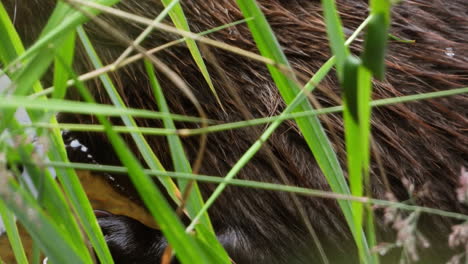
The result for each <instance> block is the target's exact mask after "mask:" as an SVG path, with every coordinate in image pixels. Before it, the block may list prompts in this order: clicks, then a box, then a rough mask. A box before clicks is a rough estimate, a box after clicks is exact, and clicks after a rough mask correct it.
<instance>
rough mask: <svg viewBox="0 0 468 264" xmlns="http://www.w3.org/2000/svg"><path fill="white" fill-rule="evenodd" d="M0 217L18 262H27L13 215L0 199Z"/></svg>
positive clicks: (20, 263)
mask: <svg viewBox="0 0 468 264" xmlns="http://www.w3.org/2000/svg"><path fill="white" fill-rule="evenodd" d="M0 217H1V219H2V220H3V225H4V227H5V230H6V233H7V236H8V240H9V241H10V245H11V248H12V249H13V254H14V255H15V259H16V262H17V263H18V264H25V263H28V258H27V257H26V252H25V251H24V247H23V244H22V243H21V238H20V235H19V232H18V228H17V227H16V223H15V216H14V215H13V214H12V213H11V212H10V210H8V208H7V207H6V206H5V204H4V203H3V201H2V200H1V199H0Z"/></svg>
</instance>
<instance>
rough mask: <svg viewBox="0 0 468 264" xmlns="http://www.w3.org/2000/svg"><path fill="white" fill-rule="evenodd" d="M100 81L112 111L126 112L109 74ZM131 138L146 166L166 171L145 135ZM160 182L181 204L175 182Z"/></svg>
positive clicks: (126, 120) (89, 46)
mask: <svg viewBox="0 0 468 264" xmlns="http://www.w3.org/2000/svg"><path fill="white" fill-rule="evenodd" d="M78 34H79V37H80V40H81V42H82V43H83V45H84V47H85V49H86V52H87V54H88V56H89V57H90V59H91V62H92V63H93V65H94V67H95V68H96V69H99V68H101V67H102V66H103V65H102V62H101V60H100V59H99V56H98V54H97V53H96V51H95V50H94V47H93V45H92V43H91V41H90V40H89V38H88V36H87V35H86V32H85V31H84V30H83V29H82V28H79V29H78ZM100 80H101V82H102V84H103V86H104V88H105V89H106V92H107V94H108V95H109V97H110V99H111V101H112V103H113V105H114V106H113V107H112V109H114V110H124V111H125V110H126V109H127V107H126V106H125V103H124V102H123V100H122V98H121V97H120V95H119V93H118V91H117V89H116V88H115V86H114V85H113V83H112V81H111V79H110V78H109V76H108V75H107V74H105V75H101V76H100ZM163 114H164V113H163ZM121 117H122V120H123V122H124V124H125V126H127V127H138V126H137V124H136V122H135V120H134V119H133V118H132V117H130V116H125V115H122V116H121ZM131 136H132V138H133V140H134V141H135V143H136V145H137V147H138V150H139V151H140V153H141V154H142V156H143V159H144V160H145V162H146V164H147V165H148V166H149V167H150V168H152V169H158V170H164V167H163V166H162V164H161V162H160V161H159V159H158V157H157V156H156V155H155V154H154V152H153V150H152V149H151V147H150V145H149V144H148V142H147V141H146V139H145V138H144V137H143V135H142V134H141V133H139V132H133V133H131ZM160 180H161V183H162V184H163V186H164V187H165V188H166V190H167V192H168V194H169V195H170V196H171V198H172V199H173V201H174V202H175V203H176V204H178V203H179V202H180V201H179V198H178V195H177V193H178V189H177V187H176V185H175V183H174V181H172V179H170V178H161V179H160Z"/></svg>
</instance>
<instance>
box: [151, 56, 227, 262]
mask: <svg viewBox="0 0 468 264" xmlns="http://www.w3.org/2000/svg"><path fill="white" fill-rule="evenodd" d="M145 68H146V72H147V74H148V77H149V80H150V83H151V86H152V88H153V91H154V97H155V99H156V101H157V104H158V107H159V109H160V110H161V112H163V113H169V107H168V105H167V102H166V99H165V97H164V94H163V91H162V88H161V86H160V85H159V82H158V80H157V79H156V75H155V73H154V67H153V65H152V64H151V63H150V62H148V61H147V60H145ZM163 122H164V127H166V128H168V129H172V130H175V129H176V127H175V124H174V122H173V120H172V119H170V118H165V119H163ZM167 140H168V143H169V148H170V153H171V158H172V162H173V164H174V168H175V170H176V171H177V172H185V173H192V168H191V166H190V162H189V160H188V159H187V157H186V155H185V151H184V148H183V145H182V142H181V140H180V138H179V137H178V136H177V135H175V134H173V135H168V136H167ZM178 184H179V188H180V189H181V190H184V192H185V190H186V188H191V190H189V191H190V194H189V196H188V197H187V205H186V208H187V211H188V214H189V217H191V218H193V217H195V216H196V214H197V212H198V211H200V209H201V208H202V207H203V204H204V202H203V198H202V196H201V193H200V189H199V188H198V184H197V183H196V181H190V180H185V179H179V181H178ZM200 224H201V225H197V226H196V230H197V234H198V236H199V237H200V238H201V239H202V240H203V242H204V243H206V244H208V245H210V249H211V250H210V251H209V252H210V253H215V255H216V256H217V257H218V258H219V261H218V262H219V263H230V259H229V256H228V255H227V253H226V251H225V250H224V248H223V246H222V245H221V244H220V243H219V242H218V240H217V239H216V236H215V235H214V229H213V226H212V224H211V221H210V218H209V216H208V214H207V213H205V214H204V215H203V216H202V217H201V218H200Z"/></svg>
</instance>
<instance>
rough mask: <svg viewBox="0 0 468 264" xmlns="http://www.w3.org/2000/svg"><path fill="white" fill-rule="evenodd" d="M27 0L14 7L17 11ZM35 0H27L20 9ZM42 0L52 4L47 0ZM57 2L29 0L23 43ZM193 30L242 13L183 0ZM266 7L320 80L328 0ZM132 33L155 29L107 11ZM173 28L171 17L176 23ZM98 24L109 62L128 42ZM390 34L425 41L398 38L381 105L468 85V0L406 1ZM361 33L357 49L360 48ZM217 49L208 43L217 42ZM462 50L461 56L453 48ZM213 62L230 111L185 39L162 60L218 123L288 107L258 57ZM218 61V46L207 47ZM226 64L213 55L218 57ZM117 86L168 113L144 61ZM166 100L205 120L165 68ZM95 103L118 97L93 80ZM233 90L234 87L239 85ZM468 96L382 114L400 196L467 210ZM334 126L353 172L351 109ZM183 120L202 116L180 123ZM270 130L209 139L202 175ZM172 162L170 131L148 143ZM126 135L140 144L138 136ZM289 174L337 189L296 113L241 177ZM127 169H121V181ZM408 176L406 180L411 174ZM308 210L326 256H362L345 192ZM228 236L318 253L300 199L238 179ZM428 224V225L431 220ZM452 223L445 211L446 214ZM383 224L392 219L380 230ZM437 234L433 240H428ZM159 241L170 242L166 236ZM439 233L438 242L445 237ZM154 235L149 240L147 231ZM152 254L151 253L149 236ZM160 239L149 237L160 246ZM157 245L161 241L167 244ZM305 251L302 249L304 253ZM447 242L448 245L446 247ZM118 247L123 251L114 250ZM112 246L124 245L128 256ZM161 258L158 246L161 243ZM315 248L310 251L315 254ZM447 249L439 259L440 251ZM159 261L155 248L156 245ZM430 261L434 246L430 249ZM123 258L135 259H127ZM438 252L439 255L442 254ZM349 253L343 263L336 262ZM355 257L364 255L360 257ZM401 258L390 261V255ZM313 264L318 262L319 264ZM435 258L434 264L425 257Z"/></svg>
mask: <svg viewBox="0 0 468 264" xmlns="http://www.w3.org/2000/svg"><path fill="white" fill-rule="evenodd" d="M14 2H15V1H12V0H10V1H8V0H7V1H6V3H5V4H6V6H7V7H8V8H9V10H13V6H14V5H15V3H14ZM21 2H23V3H21ZM39 2H40V3H39ZM54 2H55V1H51V0H47V1H27V3H26V2H24V1H17V6H16V7H17V15H16V22H15V24H16V26H17V27H18V30H19V31H20V33H21V35H22V37H23V38H24V39H25V40H27V42H28V43H31V42H32V41H33V40H34V38H35V37H36V36H37V33H38V32H39V31H38V30H39V29H40V26H41V23H38V21H39V22H44V21H45V20H46V18H47V15H48V14H49V12H50V10H51V8H52V7H53V5H54ZM181 2H182V5H183V7H184V11H185V14H186V16H187V18H188V20H189V23H190V27H191V29H192V30H193V31H194V32H201V31H204V30H207V29H210V28H213V27H216V26H220V25H223V24H227V23H231V22H233V21H236V20H239V19H242V18H243V17H242V15H241V13H240V12H239V10H238V8H237V6H236V4H235V1H234V0H185V1H184V0H183V1H181ZM258 2H259V4H260V5H261V6H262V10H263V12H264V13H265V15H266V17H267V19H268V21H269V22H270V25H271V26H272V28H273V30H274V32H275V34H276V36H277V38H278V40H279V42H280V44H281V46H282V47H283V48H284V52H285V54H286V56H287V58H288V60H289V61H290V63H291V65H292V67H293V68H294V70H295V71H297V72H298V73H300V74H301V75H303V76H312V75H313V74H314V72H316V71H317V70H318V69H319V67H320V66H321V65H322V64H323V63H324V62H325V61H326V60H327V59H328V58H329V57H330V50H329V47H328V40H327V36H326V32H325V27H324V22H323V20H322V11H321V7H320V2H319V1H313V0H259V1H258ZM337 4H338V7H339V10H340V14H341V17H342V20H343V25H344V27H345V32H347V33H351V32H352V31H353V30H354V29H356V28H357V26H358V25H359V24H360V23H361V22H362V21H363V20H364V19H365V17H366V15H367V12H368V10H367V9H368V7H367V3H366V1H362V0H340V1H338V3H337ZM118 7H119V8H122V9H124V10H127V11H130V12H132V13H135V14H137V15H141V16H145V17H155V16H156V15H157V14H158V13H159V12H160V11H161V10H162V6H161V4H160V1H159V0H139V1H123V3H121V4H120V5H119V6H118ZM101 17H103V18H105V20H106V21H108V22H110V24H111V25H113V26H115V28H116V29H117V30H118V31H119V32H120V33H122V34H124V35H127V36H129V37H132V38H134V37H136V36H137V35H138V34H139V33H140V32H141V31H142V30H144V27H143V26H141V25H135V24H131V23H128V22H126V21H122V20H121V19H116V18H112V17H109V16H101ZM167 22H168V23H169V21H167ZM86 30H87V32H88V33H89V34H90V36H91V40H92V41H93V44H94V45H95V47H96V49H97V50H98V54H99V55H100V56H101V57H102V59H103V60H104V61H105V62H107V63H112V62H113V61H114V60H115V59H116V58H118V56H119V55H120V53H121V52H122V51H123V49H124V48H125V47H126V46H125V45H124V44H123V43H119V42H118V41H117V40H115V38H114V37H112V34H107V33H106V32H105V31H104V29H102V28H99V27H98V26H96V25H95V24H92V23H90V24H88V25H87V27H86ZM391 32H392V34H394V35H396V36H398V37H400V38H404V39H409V40H415V43H402V42H397V41H390V44H389V52H388V55H387V70H388V72H387V75H386V79H385V81H383V82H376V83H375V87H374V94H373V99H381V98H389V97H396V96H402V95H410V94H418V93H426V92H432V91H439V90H447V89H450V88H456V87H464V86H468V44H467V43H468V4H467V3H466V0H450V1H440V0H415V1H404V2H403V3H401V4H399V5H396V6H395V7H394V9H393V23H392V28H391ZM209 37H210V38H212V39H216V40H219V41H223V42H226V43H229V44H231V45H235V46H238V47H241V48H243V49H246V50H249V51H253V52H256V51H257V50H256V46H255V44H254V43H253V41H252V38H251V35H250V33H249V30H248V28H247V26H246V25H245V24H242V25H238V26H236V27H231V28H228V29H225V30H222V31H219V32H216V33H213V34H211V35H209ZM176 38H178V37H177V36H174V35H171V34H169V33H165V32H155V33H154V34H152V35H151V36H150V37H149V38H148V39H147V40H145V42H144V43H143V45H144V46H145V47H148V48H149V47H155V46H158V45H161V44H164V43H166V42H168V41H170V40H174V39H176ZM361 45H362V38H361V39H360V38H358V39H357V41H355V42H354V43H353V44H352V45H351V47H352V51H353V52H355V53H356V54H359V50H360V48H361ZM205 48H208V47H205ZM452 51H453V53H454V54H453V56H452V54H448V53H451V52H452ZM209 53H210V54H211V56H206V61H207V64H208V69H209V72H210V74H211V76H212V79H213V82H214V86H215V88H216V91H217V93H218V95H219V97H220V99H221V103H222V105H223V107H224V109H225V111H222V110H221V108H220V106H219V104H217V102H216V100H215V98H214V96H213V95H212V93H211V91H210V90H209V88H208V86H207V84H206V82H205V80H204V79H203V77H202V75H201V74H200V72H199V70H198V69H197V67H196V65H195V63H194V62H193V60H192V58H191V56H190V53H189V52H188V50H187V49H186V48H185V46H184V45H179V46H176V47H171V48H169V49H167V50H163V51H161V52H159V53H157V54H156V56H157V57H158V58H159V59H161V60H162V61H163V62H165V63H166V64H167V65H169V66H170V68H171V69H172V70H174V71H175V72H176V73H177V74H178V75H179V76H180V77H181V78H183V80H184V81H186V83H187V84H188V85H189V86H190V88H191V89H192V92H193V93H194V94H195V96H196V98H197V99H198V100H199V102H200V103H201V104H202V106H203V108H204V110H205V111H206V113H207V114H208V117H210V118H212V119H217V120H222V121H226V122H232V121H238V120H243V119H245V118H252V117H265V116H271V115H277V114H280V113H281V112H282V110H283V109H284V108H285V104H284V102H283V100H282V98H281V96H280V95H279V92H278V90H277V88H276V86H275V85H274V83H273V82H272V80H271V78H270V75H269V73H268V71H267V68H266V67H265V66H264V65H261V64H260V63H258V62H255V61H252V60H250V59H248V58H244V57H241V56H239V55H235V54H232V53H230V52H227V51H224V50H219V49H216V48H209ZM205 54H206V55H208V53H205ZM77 55H78V56H77V58H76V61H77V70H78V71H80V72H87V71H91V70H92V69H93V68H92V66H91V65H90V63H89V62H88V60H87V59H86V56H85V54H84V53H83V52H81V51H80V52H79V53H78V54H77ZM213 60H215V61H213ZM112 77H113V79H114V81H115V84H116V85H117V86H118V89H119V91H120V93H121V95H122V97H123V98H124V100H125V102H126V104H127V105H128V106H129V107H134V108H145V109H152V110H157V107H156V103H155V101H154V100H153V99H152V98H153V92H152V90H151V87H150V85H149V82H148V79H147V77H146V73H145V70H144V67H143V66H142V64H141V63H136V64H133V65H131V66H129V67H125V68H123V69H121V70H119V71H118V72H117V73H115V74H113V75H112ZM158 78H159V79H160V80H161V83H162V84H163V89H164V93H165V96H166V98H167V100H168V102H169V107H170V109H171V111H172V112H173V113H180V114H188V115H197V112H196V110H195V108H194V107H193V105H192V104H191V103H190V101H189V100H188V99H186V97H185V96H184V94H183V93H182V92H180V90H179V89H178V88H176V87H175V86H174V85H173V83H172V82H171V81H169V80H168V78H167V77H166V76H164V75H163V74H158ZM88 85H89V87H90V88H91V89H92V92H93V94H94V95H95V97H96V99H97V100H98V101H99V102H101V103H109V102H110V100H109V98H108V96H107V95H106V92H105V91H104V90H103V88H102V86H101V85H100V84H99V82H98V81H92V82H89V83H88ZM228 86H229V87H228ZM339 94H340V92H339V87H338V84H337V81H336V79H335V78H334V77H333V74H330V75H329V76H328V77H327V78H326V79H325V80H324V81H322V83H321V85H320V86H319V89H318V90H317V91H315V92H314V95H315V96H316V98H317V99H318V101H319V102H320V104H321V105H322V106H323V107H326V106H334V105H339V104H341V102H339V101H337V100H336V98H339ZM467 99H468V97H467V96H466V95H458V96H451V97H448V98H440V99H433V100H425V101H420V102H412V103H405V104H396V105H392V106H386V107H378V108H374V109H373V116H372V120H373V121H372V125H373V127H372V135H373V140H374V145H375V146H374V148H373V152H374V153H373V155H374V157H375V156H378V157H380V158H381V159H382V161H383V169H384V172H385V175H386V177H387V181H388V182H389V183H390V189H391V191H392V192H393V193H394V195H395V197H396V198H397V199H398V200H400V201H404V200H407V199H408V198H409V195H408V192H407V189H406V188H405V186H404V184H403V183H402V182H403V181H404V179H406V180H407V181H409V182H410V183H411V184H413V185H414V188H415V190H414V193H413V194H412V195H413V198H414V200H415V202H416V203H417V204H418V205H423V206H429V207H434V208H440V209H443V210H449V211H455V212H465V213H466V212H467V210H466V207H464V206H463V205H462V204H461V203H460V202H458V201H457V198H456V193H455V189H456V188H457V184H458V176H459V173H460V168H461V167H462V166H464V165H465V166H466V165H467V153H468V135H467V128H468V126H467V125H468V122H467V121H468V120H467V113H468V100H467ZM328 118H329V120H330V122H328V123H329V124H331V127H328V126H325V128H327V129H329V130H330V131H332V132H330V131H328V132H329V133H332V134H334V135H335V136H334V137H331V139H332V140H333V139H339V141H337V142H336V141H333V145H334V148H335V150H336V151H337V154H338V156H339V159H340V161H341V163H342V164H343V167H345V158H346V157H345V151H344V142H343V122H342V120H341V115H339V114H336V115H329V116H328ZM62 120H63V121H79V122H81V123H94V122H96V121H95V120H94V119H93V118H89V117H85V116H64V117H62ZM138 123H139V125H142V126H151V127H161V126H162V125H161V123H160V122H157V121H153V120H151V121H149V120H138ZM178 127H180V128H183V127H193V124H183V123H178ZM263 129H264V127H263V126H262V127H259V128H244V129H236V130H232V131H226V132H220V133H214V134H209V135H208V146H207V150H206V154H205V158H204V160H203V166H202V168H201V171H200V173H203V174H208V175H218V176H224V175H225V174H226V173H227V171H228V170H229V169H230V168H231V167H232V166H233V164H235V162H236V161H237V160H238V159H239V158H240V157H241V156H242V154H243V153H244V152H245V151H246V150H247V149H248V148H249V146H250V145H251V144H252V143H253V142H254V141H255V140H256V139H257V137H258V136H259V133H261V132H262V131H263ZM74 137H76V138H78V139H79V140H80V141H81V142H83V143H84V144H85V145H87V146H88V148H89V149H90V152H92V153H93V155H94V157H95V159H96V160H97V161H98V162H100V163H102V164H118V160H117V158H116V156H115V155H112V154H110V149H111V146H108V148H103V142H106V139H105V137H104V136H103V135H101V134H91V133H89V134H80V133H74ZM147 139H148V140H149V142H150V144H151V146H152V148H153V149H154V151H155V153H156V154H157V155H158V157H159V158H160V159H161V161H162V163H163V165H164V166H165V167H166V168H168V169H170V168H172V164H171V159H170V155H169V154H168V148H167V143H166V140H165V138H164V137H155V136H152V137H149V136H148V137H147ZM128 142H129V143H130V144H131V140H130V138H128ZM183 142H184V146H185V149H186V152H187V154H188V156H189V157H190V158H191V159H192V160H193V159H195V156H196V153H197V151H198V146H199V138H197V137H190V138H184V139H183ZM281 173H283V174H284V175H286V176H287V178H288V180H289V183H290V184H293V185H297V186H302V187H308V188H314V189H323V190H329V187H328V184H327V182H326V180H325V179H324V177H323V174H322V173H321V171H320V169H319V168H318V166H317V164H316V163H315V161H314V158H313V157H312V154H311V152H310V150H309V149H308V147H307V145H306V143H305V141H304V140H303V138H302V136H301V134H300V132H299V130H298V128H297V126H296V124H295V122H294V121H285V122H284V124H283V125H282V126H281V127H280V128H279V129H278V130H277V131H276V132H275V133H274V134H273V136H272V137H271V138H270V139H269V140H268V142H267V146H266V147H264V148H263V149H262V150H261V151H260V152H259V153H257V154H256V155H255V157H254V158H253V159H252V161H251V162H250V163H249V164H248V165H247V166H246V167H245V168H243V169H242V170H241V172H240V173H239V174H238V176H237V177H238V178H241V179H250V180H256V181H265V182H276V183H282V180H281V177H279V174H281ZM371 173H372V195H373V197H376V198H379V199H385V198H386V194H387V193H388V192H387V188H386V186H385V184H384V182H385V179H383V177H384V176H383V174H382V172H381V171H380V170H379V169H378V166H377V164H376V163H375V162H373V163H372V168H371ZM116 176H117V175H116ZM117 179H118V181H119V183H120V184H121V185H123V186H126V187H127V189H129V190H130V189H131V188H130V183H129V182H128V179H127V178H126V177H123V176H117ZM406 180H405V181H406ZM201 188H202V190H203V193H204V194H205V195H206V194H209V193H210V191H211V190H213V188H214V186H212V185H207V184H201ZM300 201H301V206H302V207H303V208H304V210H305V212H306V213H307V215H308V218H309V219H305V220H306V221H310V223H311V224H312V226H313V227H314V229H315V230H316V232H317V234H318V236H319V238H320V240H321V241H322V243H323V245H324V247H325V248H326V253H327V255H329V257H330V259H331V260H332V263H336V262H333V259H334V258H335V257H336V258H337V259H340V258H342V257H343V259H344V260H345V261H346V262H345V263H350V262H352V260H351V259H353V258H355V257H356V255H355V253H353V252H352V251H346V250H347V249H353V246H352V244H353V242H352V239H351V237H350V235H349V231H348V229H347V226H346V223H345V222H344V220H343V217H342V214H341V212H340V210H339V208H338V206H337V203H336V202H335V201H333V200H325V199H318V198H311V197H300ZM209 213H210V216H211V218H212V221H213V223H214V225H215V228H216V231H217V233H218V234H219V238H220V240H221V242H222V243H223V244H224V245H225V246H226V248H227V249H228V251H229V253H230V254H231V256H232V257H233V259H234V260H235V261H236V262H237V263H311V261H312V260H316V261H317V262H319V261H320V258H319V256H318V254H317V252H316V250H314V248H315V247H314V245H313V243H312V241H311V238H310V234H308V232H306V231H305V230H306V228H305V226H304V219H302V218H301V217H300V216H299V213H298V210H297V208H296V207H295V206H294V205H293V202H292V200H291V196H290V195H287V194H284V193H279V192H268V191H260V190H255V189H246V188H239V187H228V188H227V189H226V191H225V192H224V193H223V195H222V196H221V197H220V198H219V199H218V200H217V202H216V203H215V204H214V206H213V207H212V208H211V209H210V211H209ZM426 220H427V221H426ZM439 220H441V219H439ZM421 221H422V223H421V224H422V225H421V230H423V232H424V225H426V227H427V226H429V227H430V228H433V227H432V225H433V224H434V223H435V222H437V223H438V224H437V228H435V227H434V228H433V229H426V230H430V231H433V230H438V232H440V233H444V232H448V230H449V228H448V227H449V222H448V221H435V220H434V219H424V218H423V219H422V220H421ZM381 229H382V230H384V229H385V227H384V226H383V225H382V227H381ZM428 235H430V234H428ZM156 237H157V240H154V241H152V243H155V244H157V245H159V246H161V244H158V243H163V242H161V241H162V240H160V236H156ZM434 239H435V238H434ZM145 240H146V239H145ZM434 241H436V242H435V243H433V248H432V249H431V251H432V252H431V251H427V252H426V254H427V256H429V257H428V258H432V256H434V255H437V256H439V255H442V253H441V252H440V251H437V250H439V247H440V248H442V249H444V248H445V247H446V246H447V245H446V244H447V242H446V240H445V238H444V239H442V240H434ZM134 243H139V244H138V246H139V247H140V250H141V248H145V247H149V246H148V244H146V245H145V244H143V243H142V242H141V241H140V242H134ZM149 244H151V243H149ZM155 244H153V245H155ZM302 249H303V250H304V251H302ZM442 249H440V250H442ZM116 251H117V250H116ZM116 251H114V252H116ZM158 252H160V251H158ZM304 252H307V253H304ZM132 253H134V252H131V251H129V253H128V256H125V257H129V259H125V260H123V259H121V261H122V262H125V261H130V262H131V261H133V262H135V263H146V262H144V261H148V263H149V262H152V261H156V258H157V257H158V256H151V255H150V256H146V257H145V259H144V260H142V259H139V260H138V261H137V260H135V259H133V260H132V259H131V257H132ZM431 253H435V254H431ZM155 255H157V254H156V253H155ZM423 256H424V254H423ZM121 258H124V257H123V256H122V257H121ZM433 260H434V259H433ZM335 261H338V260H335ZM356 261H357V259H356ZM389 261H391V260H389ZM314 263H315V262H314ZM425 263H428V262H425Z"/></svg>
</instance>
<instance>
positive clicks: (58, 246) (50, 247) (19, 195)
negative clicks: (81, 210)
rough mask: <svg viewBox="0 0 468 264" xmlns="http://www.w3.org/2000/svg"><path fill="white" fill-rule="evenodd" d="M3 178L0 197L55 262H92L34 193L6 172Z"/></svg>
mask: <svg viewBox="0 0 468 264" xmlns="http://www.w3.org/2000/svg"><path fill="white" fill-rule="evenodd" d="M2 174H3V173H2ZM1 178H2V180H1V181H2V184H0V186H1V187H0V198H1V199H2V200H3V202H4V203H5V204H6V205H7V206H8V208H9V209H10V210H11V211H12V212H13V213H14V214H15V215H16V217H18V219H19V221H20V222H21V223H22V224H23V226H24V227H25V228H26V230H27V231H28V233H29V234H30V235H31V237H32V238H33V239H34V240H35V241H38V242H39V245H40V246H41V248H42V250H43V251H44V253H45V254H46V255H47V256H48V257H49V259H50V260H51V261H52V262H53V263H76V264H78V263H92V262H91V260H90V258H89V256H86V255H83V254H81V253H79V252H78V251H76V248H75V247H72V245H74V243H73V242H72V241H73V240H71V239H70V238H69V237H68V236H67V235H66V234H65V233H64V232H62V228H59V227H58V226H57V225H56V224H55V223H54V221H53V220H52V219H49V218H48V217H47V216H46V214H45V213H44V212H43V211H42V210H41V209H40V207H39V205H38V204H37V202H36V201H35V200H34V198H33V197H31V196H30V195H29V194H28V193H26V192H25V191H24V190H23V189H22V188H21V187H19V186H18V185H17V184H16V183H15V182H14V181H13V180H12V178H8V177H7V175H5V174H3V175H2V177H1Z"/></svg>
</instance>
